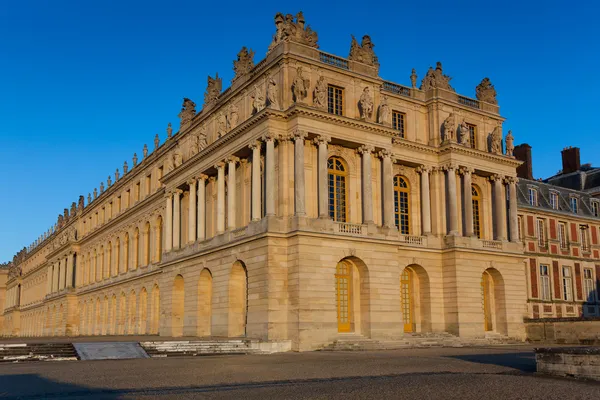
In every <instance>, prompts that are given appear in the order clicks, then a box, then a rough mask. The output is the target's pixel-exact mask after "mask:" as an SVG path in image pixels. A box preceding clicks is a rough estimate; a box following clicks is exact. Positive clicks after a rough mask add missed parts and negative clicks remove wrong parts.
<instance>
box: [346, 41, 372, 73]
mask: <svg viewBox="0 0 600 400" xmlns="http://www.w3.org/2000/svg"><path fill="white" fill-rule="evenodd" d="M351 36H352V41H351V42H350V55H349V56H348V59H349V60H352V61H358V62H360V63H363V64H367V65H374V66H379V62H378V61H377V56H376V55H375V51H374V50H373V48H374V47H375V45H374V44H373V42H372V41H371V37H370V36H369V35H365V36H363V38H362V41H361V43H360V45H359V44H358V42H357V41H356V38H355V37H354V35H351Z"/></svg>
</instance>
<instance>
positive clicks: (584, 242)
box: [579, 225, 590, 251]
mask: <svg viewBox="0 0 600 400" xmlns="http://www.w3.org/2000/svg"><path fill="white" fill-rule="evenodd" d="M579 235H580V236H581V250H582V251H590V242H589V240H588V227H587V225H579Z"/></svg>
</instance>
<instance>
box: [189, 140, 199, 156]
mask: <svg viewBox="0 0 600 400" xmlns="http://www.w3.org/2000/svg"><path fill="white" fill-rule="evenodd" d="M198 151H199V147H198V136H197V135H192V136H191V137H190V156H194V155H196V154H198Z"/></svg>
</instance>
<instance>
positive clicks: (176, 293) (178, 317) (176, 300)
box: [171, 275, 185, 337]
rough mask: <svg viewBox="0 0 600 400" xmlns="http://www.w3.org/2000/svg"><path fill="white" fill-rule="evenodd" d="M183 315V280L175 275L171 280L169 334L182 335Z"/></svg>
mask: <svg viewBox="0 0 600 400" xmlns="http://www.w3.org/2000/svg"><path fill="white" fill-rule="evenodd" d="M184 315H185V281H184V279H183V276H181V275H177V276H176V277H175V279H174V281H173V294H172V299H171V335H173V336H174V337H178V336H183V318H184Z"/></svg>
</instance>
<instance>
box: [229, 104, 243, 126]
mask: <svg viewBox="0 0 600 400" xmlns="http://www.w3.org/2000/svg"><path fill="white" fill-rule="evenodd" d="M227 113H228V116H227V124H228V130H232V129H233V128H235V127H236V126H237V124H238V121H239V119H240V116H239V110H238V107H237V106H236V105H235V104H234V103H230V104H229V107H227Z"/></svg>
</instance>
